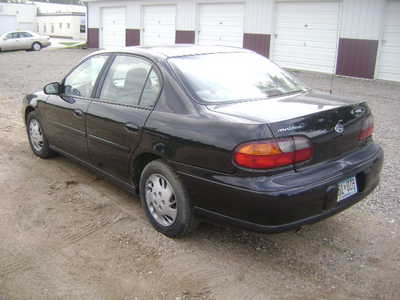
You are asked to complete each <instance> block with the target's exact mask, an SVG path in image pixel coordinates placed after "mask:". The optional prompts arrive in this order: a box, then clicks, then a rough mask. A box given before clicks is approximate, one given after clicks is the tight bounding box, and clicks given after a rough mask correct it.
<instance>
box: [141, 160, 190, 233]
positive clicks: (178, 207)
mask: <svg viewBox="0 0 400 300" xmlns="http://www.w3.org/2000/svg"><path fill="white" fill-rule="evenodd" d="M140 198H141V201H142V205H143V207H144V209H145V212H146V215H147V217H148V218H149V220H150V222H151V224H152V225H153V227H154V228H155V229H156V230H157V231H159V232H161V233H162V234H164V235H166V236H168V237H171V238H176V237H182V236H184V235H187V234H188V233H190V232H191V231H192V230H193V229H194V228H195V227H196V224H197V222H196V220H195V218H194V215H193V208H192V204H191V202H190V199H189V195H188V194H187V192H186V190H185V188H184V186H183V184H182V182H181V180H180V179H179V177H178V175H177V174H176V173H175V172H174V171H173V170H172V169H171V168H170V167H169V166H168V165H167V164H166V163H164V162H163V161H162V160H154V161H152V162H150V163H149V164H148V165H147V166H146V167H145V168H144V170H143V172H142V175H141V177H140Z"/></svg>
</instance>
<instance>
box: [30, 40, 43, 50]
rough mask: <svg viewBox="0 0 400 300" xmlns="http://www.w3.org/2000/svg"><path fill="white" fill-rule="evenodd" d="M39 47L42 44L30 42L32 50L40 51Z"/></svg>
mask: <svg viewBox="0 0 400 300" xmlns="http://www.w3.org/2000/svg"><path fill="white" fill-rule="evenodd" d="M40 49H42V45H40V44H39V43H38V42H35V43H33V44H32V50H33V51H40Z"/></svg>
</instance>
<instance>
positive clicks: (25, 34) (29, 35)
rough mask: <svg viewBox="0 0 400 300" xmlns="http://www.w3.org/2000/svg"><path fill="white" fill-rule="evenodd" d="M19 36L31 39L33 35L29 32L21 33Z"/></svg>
mask: <svg viewBox="0 0 400 300" xmlns="http://www.w3.org/2000/svg"><path fill="white" fill-rule="evenodd" d="M19 35H20V37H22V38H30V37H32V34H30V33H28V32H20V33H19Z"/></svg>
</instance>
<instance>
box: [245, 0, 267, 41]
mask: <svg viewBox="0 0 400 300" xmlns="http://www.w3.org/2000/svg"><path fill="white" fill-rule="evenodd" d="M273 8H274V1H273V0H247V2H246V5H245V18H244V22H245V24H244V32H245V33H262V34H271V32H272V28H273V26H274V24H273V23H274V19H273Z"/></svg>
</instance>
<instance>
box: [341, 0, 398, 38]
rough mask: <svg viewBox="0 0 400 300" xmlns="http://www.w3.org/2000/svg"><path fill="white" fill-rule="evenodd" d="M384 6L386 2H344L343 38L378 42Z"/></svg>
mask: <svg viewBox="0 0 400 300" xmlns="http://www.w3.org/2000/svg"><path fill="white" fill-rule="evenodd" d="M384 4H385V1H384V0H343V12H342V30H341V37H342V38H352V39H366V40H378V39H379V36H380V32H381V27H382V16H383V11H384ZM399 18H400V16H399Z"/></svg>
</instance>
